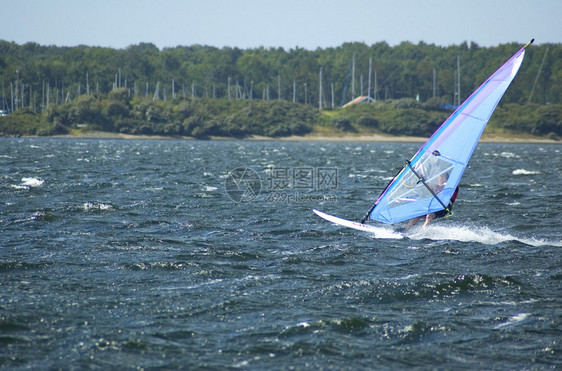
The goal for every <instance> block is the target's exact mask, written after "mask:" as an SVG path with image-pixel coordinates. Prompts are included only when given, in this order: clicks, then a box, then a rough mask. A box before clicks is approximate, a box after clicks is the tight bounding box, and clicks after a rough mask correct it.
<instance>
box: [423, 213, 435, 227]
mask: <svg viewBox="0 0 562 371" xmlns="http://www.w3.org/2000/svg"><path fill="white" fill-rule="evenodd" d="M433 219H435V213H431V214H427V215H426V216H425V223H424V224H423V226H424V227H427V226H428V225H430V224H431V222H432V221H433Z"/></svg>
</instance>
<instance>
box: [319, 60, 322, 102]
mask: <svg viewBox="0 0 562 371" xmlns="http://www.w3.org/2000/svg"><path fill="white" fill-rule="evenodd" d="M318 85H319V88H318V90H319V91H318V109H320V110H321V109H322V67H320V73H319V76H318Z"/></svg>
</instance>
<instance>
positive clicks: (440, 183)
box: [405, 173, 459, 231]
mask: <svg viewBox="0 0 562 371" xmlns="http://www.w3.org/2000/svg"><path fill="white" fill-rule="evenodd" d="M447 180H449V174H447V173H444V174H441V175H439V176H438V177H437V184H435V185H434V187H432V188H433V191H434V192H435V194H437V193H439V192H441V191H442V190H443V188H445V184H446V183H447ZM458 193H459V187H458V186H457V188H456V189H455V192H454V193H453V196H452V197H451V201H450V202H449V205H448V206H447V209H443V210H441V211H437V212H435V213H429V214H427V215H424V216H418V217H417V218H413V219H410V221H409V222H408V224H407V225H406V228H405V230H406V231H407V230H409V229H410V228H412V227H413V226H415V225H416V224H418V222H419V221H420V220H422V219H423V218H425V223H424V224H423V226H424V227H427V226H428V225H430V224H431V222H433V219H437V218H443V217H445V216H447V215H448V214H449V213H450V212H451V210H452V209H453V203H454V202H455V200H456V199H457V195H458Z"/></svg>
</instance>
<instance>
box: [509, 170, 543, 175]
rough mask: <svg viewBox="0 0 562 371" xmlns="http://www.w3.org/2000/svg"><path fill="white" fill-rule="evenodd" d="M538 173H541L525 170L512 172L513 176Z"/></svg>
mask: <svg viewBox="0 0 562 371" xmlns="http://www.w3.org/2000/svg"><path fill="white" fill-rule="evenodd" d="M540 173H541V172H540V171H530V170H525V169H517V170H513V172H512V174H513V175H537V174H540Z"/></svg>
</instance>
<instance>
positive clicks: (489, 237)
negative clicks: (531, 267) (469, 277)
mask: <svg viewBox="0 0 562 371" xmlns="http://www.w3.org/2000/svg"><path fill="white" fill-rule="evenodd" d="M408 237H409V238H410V239H413V240H422V239H430V240H435V241H443V240H449V241H460V242H479V243H482V244H485V245H497V244H499V243H502V242H509V241H517V242H520V243H523V244H525V245H530V246H535V247H538V246H545V245H549V246H562V241H548V240H544V239H537V238H533V237H531V238H527V237H518V236H514V235H511V234H509V233H499V232H495V231H493V230H491V229H489V228H487V227H474V226H451V225H448V226H444V225H430V226H428V227H418V228H417V229H416V230H415V231H413V233H409V234H408Z"/></svg>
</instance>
